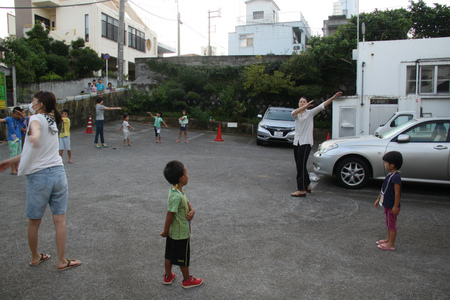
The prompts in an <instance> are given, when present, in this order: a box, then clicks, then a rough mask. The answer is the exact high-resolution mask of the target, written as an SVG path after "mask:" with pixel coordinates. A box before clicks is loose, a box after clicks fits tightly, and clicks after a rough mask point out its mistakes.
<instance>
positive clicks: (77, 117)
mask: <svg viewBox="0 0 450 300" xmlns="http://www.w3.org/2000/svg"><path fill="white" fill-rule="evenodd" d="M101 97H102V98H103V102H104V103H103V104H104V105H105V106H115V107H117V106H123V103H124V99H125V98H126V97H129V91H128V89H124V88H122V89H117V90H116V91H115V92H112V93H104V94H102V95H101ZM96 98H97V95H94V94H93V95H80V96H76V97H71V98H68V99H63V100H58V101H57V104H56V108H57V109H58V110H59V111H60V112H61V111H62V110H63V109H69V112H70V116H69V117H70V123H71V128H78V127H84V128H86V127H87V124H88V121H89V116H92V126H93V127H94V130H95V123H94V122H95V104H97V101H96ZM30 102H31V101H30ZM12 109H13V108H12V107H11V108H9V109H8V113H7V112H5V113H3V115H0V118H1V119H3V118H5V117H8V116H9V115H10V114H9V111H10V110H12ZM121 119H122V113H121V112H120V110H112V111H105V121H106V122H108V121H115V120H121ZM6 140H7V132H6V126H5V125H4V123H0V141H6Z"/></svg>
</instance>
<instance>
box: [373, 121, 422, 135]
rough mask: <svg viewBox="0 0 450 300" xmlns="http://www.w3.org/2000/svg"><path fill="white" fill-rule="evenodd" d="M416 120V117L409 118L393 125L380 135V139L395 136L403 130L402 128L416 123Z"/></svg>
mask: <svg viewBox="0 0 450 300" xmlns="http://www.w3.org/2000/svg"><path fill="white" fill-rule="evenodd" d="M416 122H417V119H411V120H409V121H408V122H406V123H403V124H402V125H399V126H397V127H394V128H393V129H391V130H389V131H388V132H385V133H383V134H382V135H380V139H390V138H392V137H393V136H395V135H396V134H397V133H399V132H401V131H403V129H404V128H406V127H408V126H409V125H411V124H413V123H416Z"/></svg>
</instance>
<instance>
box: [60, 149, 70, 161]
mask: <svg viewBox="0 0 450 300" xmlns="http://www.w3.org/2000/svg"><path fill="white" fill-rule="evenodd" d="M67 155H69V162H71V161H72V150H67ZM61 156H62V155H61Z"/></svg>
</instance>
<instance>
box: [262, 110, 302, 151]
mask: <svg viewBox="0 0 450 300" xmlns="http://www.w3.org/2000/svg"><path fill="white" fill-rule="evenodd" d="M293 110H294V109H293V108H286V107H270V108H268V109H267V110H266V113H265V114H264V117H263V116H262V115H258V118H260V119H261V118H262V120H261V122H259V124H258V132H257V135H256V144H257V145H262V144H263V143H264V142H276V143H290V144H292V143H293V142H294V135H295V121H294V118H293V117H292V114H291V113H292V111H293Z"/></svg>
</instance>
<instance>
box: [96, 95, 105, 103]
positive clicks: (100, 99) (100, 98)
mask: <svg viewBox="0 0 450 300" xmlns="http://www.w3.org/2000/svg"><path fill="white" fill-rule="evenodd" d="M95 100H97V103H100V102H102V101H103V98H102V97H100V96H98V97H97V98H95Z"/></svg>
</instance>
